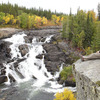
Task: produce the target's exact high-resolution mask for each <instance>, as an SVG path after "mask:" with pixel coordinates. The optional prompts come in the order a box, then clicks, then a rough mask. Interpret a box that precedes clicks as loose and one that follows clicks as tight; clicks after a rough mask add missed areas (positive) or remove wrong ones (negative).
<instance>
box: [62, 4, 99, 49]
mask: <svg viewBox="0 0 100 100" xmlns="http://www.w3.org/2000/svg"><path fill="white" fill-rule="evenodd" d="M99 20H100V5H99V6H98V16H96V13H95V12H94V11H93V10H91V11H88V12H86V11H83V10H80V9H78V10H77V14H75V15H73V14H71V13H70V14H69V15H68V16H66V17H65V18H64V23H63V34H62V37H63V38H65V39H67V40H68V41H69V42H70V43H71V44H72V46H73V47H77V48H79V49H85V50H87V51H91V49H92V50H93V51H97V50H100V21H99Z"/></svg>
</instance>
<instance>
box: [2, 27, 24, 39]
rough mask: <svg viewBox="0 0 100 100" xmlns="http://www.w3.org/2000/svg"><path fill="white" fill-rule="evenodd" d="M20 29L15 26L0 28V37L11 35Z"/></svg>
mask: <svg viewBox="0 0 100 100" xmlns="http://www.w3.org/2000/svg"><path fill="white" fill-rule="evenodd" d="M20 31H22V29H16V28H0V39H2V38H7V37H11V35H13V34H15V33H17V32H20Z"/></svg>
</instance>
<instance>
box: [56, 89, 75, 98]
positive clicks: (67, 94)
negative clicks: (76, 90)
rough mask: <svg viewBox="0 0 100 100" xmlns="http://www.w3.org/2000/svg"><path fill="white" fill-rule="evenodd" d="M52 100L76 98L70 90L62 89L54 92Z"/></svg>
mask: <svg viewBox="0 0 100 100" xmlns="http://www.w3.org/2000/svg"><path fill="white" fill-rule="evenodd" d="M54 100H76V98H75V97H74V94H73V93H72V91H70V90H68V89H64V91H63V92H61V93H59V92H58V93H56V95H55V99H54Z"/></svg>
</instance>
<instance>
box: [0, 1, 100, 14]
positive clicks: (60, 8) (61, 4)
mask: <svg viewBox="0 0 100 100" xmlns="http://www.w3.org/2000/svg"><path fill="white" fill-rule="evenodd" d="M8 1H9V2H10V3H12V4H15V3H16V4H18V5H20V6H26V7H27V8H31V7H36V8H39V7H41V8H43V9H47V10H48V9H50V10H51V11H55V10H56V11H57V12H63V13H67V14H68V13H69V11H70V8H72V13H76V12H77V9H78V8H79V7H80V9H83V10H86V11H88V10H93V9H94V11H95V12H97V5H98V3H100V0H0V3H2V2H3V3H7V2H8Z"/></svg>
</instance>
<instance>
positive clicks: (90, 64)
mask: <svg viewBox="0 0 100 100" xmlns="http://www.w3.org/2000/svg"><path fill="white" fill-rule="evenodd" d="M73 74H74V76H75V79H76V86H77V100H100V59H98V60H89V61H84V62H81V61H80V60H78V61H77V62H76V63H74V65H73Z"/></svg>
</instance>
